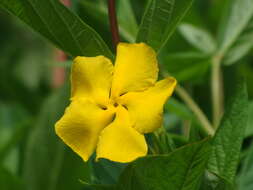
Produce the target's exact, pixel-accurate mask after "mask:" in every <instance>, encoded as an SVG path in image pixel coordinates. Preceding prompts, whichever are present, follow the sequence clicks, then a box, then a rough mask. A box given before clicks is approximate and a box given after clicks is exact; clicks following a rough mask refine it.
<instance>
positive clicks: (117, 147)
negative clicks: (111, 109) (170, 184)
mask: <svg viewBox="0 0 253 190" xmlns="http://www.w3.org/2000/svg"><path fill="white" fill-rule="evenodd" d="M96 152H97V159H98V158H107V159H109V160H112V161H117V162H122V163H124V162H131V161H133V160H135V159H136V158H138V157H140V156H145V155H146V154H147V144H146V141H145V138H144V135H142V134H140V133H138V132H137V131H136V130H135V129H134V128H132V126H131V122H130V120H129V115H128V112H127V110H125V108H123V107H121V106H120V107H118V109H117V114H116V118H115V120H114V122H113V123H111V124H110V125H109V126H107V127H106V128H105V129H103V131H102V132H101V135H100V137H99V141H98V146H97V150H96Z"/></svg>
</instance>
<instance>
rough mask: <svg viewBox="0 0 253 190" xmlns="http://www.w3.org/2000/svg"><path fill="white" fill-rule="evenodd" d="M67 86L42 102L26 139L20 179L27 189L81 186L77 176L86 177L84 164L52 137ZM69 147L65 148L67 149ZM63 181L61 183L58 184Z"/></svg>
mask: <svg viewBox="0 0 253 190" xmlns="http://www.w3.org/2000/svg"><path fill="white" fill-rule="evenodd" d="M68 97H69V88H68V87H66V86H64V87H63V88H62V89H59V90H58V91H56V92H55V93H54V94H52V95H51V96H50V97H49V98H48V99H47V100H46V101H45V103H44V104H43V107H42V109H41V113H40V114H39V117H38V120H37V121H36V125H35V126H34V129H33V131H32V132H31V133H30V136H29V138H28V141H27V147H26V149H25V158H24V159H25V160H24V166H23V170H22V171H23V173H22V176H23V179H24V180H25V182H26V184H25V185H26V187H27V190H34V189H36V190H44V189H49V190H54V189H61V190H67V189H72V188H73V189H76V190H78V189H81V188H82V185H81V184H80V182H79V181H78V180H79V179H83V180H88V179H87V164H85V163H84V162H83V161H82V160H81V158H79V157H78V156H77V155H75V154H74V153H73V152H72V151H67V152H66V149H67V148H66V145H64V144H63V142H62V141H61V140H60V139H59V137H57V136H56V134H55V130H54V125H55V122H56V121H57V120H58V119H59V118H60V117H61V116H62V114H63V112H64V108H65V106H66V104H67V103H68ZM67 150H69V149H67ZM62 182H65V183H62Z"/></svg>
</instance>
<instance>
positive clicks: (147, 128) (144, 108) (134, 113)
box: [120, 77, 176, 133]
mask: <svg viewBox="0 0 253 190" xmlns="http://www.w3.org/2000/svg"><path fill="white" fill-rule="evenodd" d="M175 86H176V80H175V79H174V78H172V77H168V78H166V79H164V80H161V81H158V82H157V83H156V84H155V85H154V86H153V87H151V88H149V89H148V90H146V91H144V92H130V93H127V94H125V95H123V96H122V97H121V98H120V103H121V104H122V105H124V106H125V107H126V108H127V109H128V111H129V114H130V119H131V120H133V122H134V128H135V129H136V130H137V131H139V132H140V133H149V132H153V131H154V130H155V129H157V128H159V127H160V126H161V124H162V118H163V117H162V114H163V106H164V104H165V102H166V101H167V99H168V98H169V97H170V96H171V94H172V92H173V90H174V88H175Z"/></svg>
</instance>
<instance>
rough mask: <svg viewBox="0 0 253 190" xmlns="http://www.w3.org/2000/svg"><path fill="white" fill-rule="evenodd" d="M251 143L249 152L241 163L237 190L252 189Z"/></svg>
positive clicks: (252, 155)
mask: <svg viewBox="0 0 253 190" xmlns="http://www.w3.org/2000/svg"><path fill="white" fill-rule="evenodd" d="M252 163H253V143H251V147H250V152H249V154H248V156H247V157H246V159H245V160H244V162H243V163H242V171H241V173H240V175H239V177H238V181H237V182H238V187H239V190H251V189H253V181H252V179H253V165H252Z"/></svg>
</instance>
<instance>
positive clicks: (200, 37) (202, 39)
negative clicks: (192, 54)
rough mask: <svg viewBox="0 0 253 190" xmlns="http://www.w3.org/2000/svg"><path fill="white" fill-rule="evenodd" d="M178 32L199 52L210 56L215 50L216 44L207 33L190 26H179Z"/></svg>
mask: <svg viewBox="0 0 253 190" xmlns="http://www.w3.org/2000/svg"><path fill="white" fill-rule="evenodd" d="M179 31H180V32H181V34H182V35H183V36H184V38H185V39H186V40H187V41H188V42H189V43H190V44H191V45H192V46H194V47H195V48H197V49H198V50H199V51H201V52H203V53H207V54H211V53H213V52H214V51H215V50H216V42H215V40H214V38H213V37H212V36H211V34H210V33H209V32H208V31H205V30H203V29H200V28H197V27H196V26H193V25H191V24H181V25H180V26H179Z"/></svg>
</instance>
